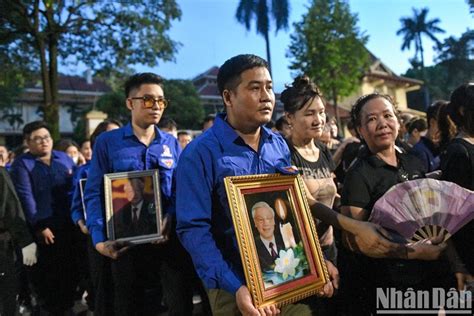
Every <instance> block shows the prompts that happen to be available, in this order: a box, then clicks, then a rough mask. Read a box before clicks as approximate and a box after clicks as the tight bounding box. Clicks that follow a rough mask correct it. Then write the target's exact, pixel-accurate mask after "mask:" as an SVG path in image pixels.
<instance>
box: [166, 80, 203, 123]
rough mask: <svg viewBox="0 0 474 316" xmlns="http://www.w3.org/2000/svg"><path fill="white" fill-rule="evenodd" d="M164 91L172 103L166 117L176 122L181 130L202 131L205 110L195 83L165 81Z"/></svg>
mask: <svg viewBox="0 0 474 316" xmlns="http://www.w3.org/2000/svg"><path fill="white" fill-rule="evenodd" d="M163 89H164V92H165V97H166V99H169V101H170V102H169V106H168V108H167V109H166V111H165V115H166V116H167V117H171V118H172V119H173V120H175V121H176V123H178V128H179V129H201V122H202V120H203V119H204V108H203V106H202V104H201V101H200V99H199V94H198V93H197V91H196V88H195V87H194V85H193V83H192V82H191V81H190V80H165V82H164V87H163Z"/></svg>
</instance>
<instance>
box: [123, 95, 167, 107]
mask: <svg viewBox="0 0 474 316" xmlns="http://www.w3.org/2000/svg"><path fill="white" fill-rule="evenodd" d="M130 99H131V100H142V101H143V103H142V105H143V107H144V108H145V109H151V108H152V107H153V106H154V105H155V103H156V104H158V107H160V109H165V108H166V107H167V106H168V100H166V99H165V98H156V99H155V98H154V97H151V96H148V95H146V96H144V97H136V98H130Z"/></svg>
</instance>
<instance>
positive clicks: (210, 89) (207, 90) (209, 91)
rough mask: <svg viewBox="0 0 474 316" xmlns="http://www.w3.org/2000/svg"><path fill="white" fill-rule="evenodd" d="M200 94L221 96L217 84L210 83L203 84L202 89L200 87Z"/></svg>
mask: <svg viewBox="0 0 474 316" xmlns="http://www.w3.org/2000/svg"><path fill="white" fill-rule="evenodd" d="M199 95H210V96H216V97H220V94H219V89H217V85H214V84H208V85H205V86H203V87H202V88H201V89H199Z"/></svg>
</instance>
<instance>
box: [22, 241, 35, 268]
mask: <svg viewBox="0 0 474 316" xmlns="http://www.w3.org/2000/svg"><path fill="white" fill-rule="evenodd" d="M36 249H37V247H36V244H35V243H34V242H32V243H31V244H29V245H28V246H26V247H23V248H21V254H22V256H23V264H24V265H25V266H32V265H34V264H35V263H36V262H37V261H38V258H37V257H36Z"/></svg>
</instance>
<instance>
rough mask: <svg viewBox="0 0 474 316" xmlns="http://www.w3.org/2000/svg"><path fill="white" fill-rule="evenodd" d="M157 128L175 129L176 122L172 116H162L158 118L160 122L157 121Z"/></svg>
mask: <svg viewBox="0 0 474 316" xmlns="http://www.w3.org/2000/svg"><path fill="white" fill-rule="evenodd" d="M158 128H168V129H173V128H175V129H177V128H178V124H177V123H176V121H175V120H173V119H172V118H169V117H164V118H162V119H161V120H160V122H158Z"/></svg>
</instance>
